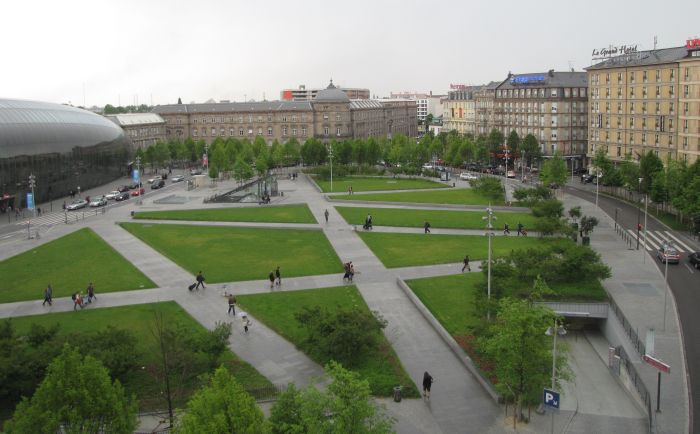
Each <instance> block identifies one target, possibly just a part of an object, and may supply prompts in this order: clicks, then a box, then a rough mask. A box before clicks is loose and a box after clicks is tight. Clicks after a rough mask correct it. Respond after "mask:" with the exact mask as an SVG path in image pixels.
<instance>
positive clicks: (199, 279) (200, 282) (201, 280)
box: [194, 270, 206, 289]
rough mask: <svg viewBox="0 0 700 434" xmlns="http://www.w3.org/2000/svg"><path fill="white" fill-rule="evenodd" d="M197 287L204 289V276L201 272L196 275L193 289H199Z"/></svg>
mask: <svg viewBox="0 0 700 434" xmlns="http://www.w3.org/2000/svg"><path fill="white" fill-rule="evenodd" d="M199 285H202V289H206V287H205V286H204V275H203V274H202V272H201V270H200V272H199V273H197V286H195V287H194V289H199Z"/></svg>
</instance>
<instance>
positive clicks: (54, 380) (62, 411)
mask: <svg viewBox="0 0 700 434" xmlns="http://www.w3.org/2000/svg"><path fill="white" fill-rule="evenodd" d="M136 411H137V403H136V400H135V399H134V397H131V398H128V397H127V396H126V394H125V392H124V389H123V388H122V386H121V384H120V383H119V381H118V380H115V381H114V382H112V380H111V379H110V377H109V372H108V371H107V369H105V367H104V366H103V365H102V363H100V361H98V360H97V359H95V358H93V357H91V356H86V357H85V358H83V357H82V356H81V355H80V353H79V352H78V350H77V349H75V348H72V347H71V346H70V345H68V344H66V345H65V346H64V347H63V352H62V353H61V354H60V355H59V356H58V357H56V358H55V359H54V360H53V361H52V362H51V364H50V365H49V368H48V372H47V374H46V377H45V378H44V380H43V381H42V382H41V384H40V385H39V388H38V389H37V390H36V392H34V395H33V396H32V398H31V399H27V398H24V399H23V400H22V402H20V403H19V404H18V405H17V409H16V410H15V414H14V416H13V418H12V421H11V422H9V423H8V424H7V425H6V426H5V428H6V429H7V432H8V433H55V432H65V433H84V432H90V433H93V432H94V433H97V432H109V433H117V434H120V433H124V434H127V433H132V432H133V431H134V429H135V428H136V425H137V419H136Z"/></svg>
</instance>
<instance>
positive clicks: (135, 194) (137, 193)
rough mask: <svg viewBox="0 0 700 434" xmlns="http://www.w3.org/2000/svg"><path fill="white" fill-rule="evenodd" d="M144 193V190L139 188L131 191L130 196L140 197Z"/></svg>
mask: <svg viewBox="0 0 700 434" xmlns="http://www.w3.org/2000/svg"><path fill="white" fill-rule="evenodd" d="M144 193H146V189H145V188H143V187H141V188H137V189H136V190H133V191H132V192H131V195H132V196H141V195H142V194H144Z"/></svg>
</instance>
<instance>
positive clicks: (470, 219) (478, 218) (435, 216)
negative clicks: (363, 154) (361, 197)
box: [335, 206, 536, 233]
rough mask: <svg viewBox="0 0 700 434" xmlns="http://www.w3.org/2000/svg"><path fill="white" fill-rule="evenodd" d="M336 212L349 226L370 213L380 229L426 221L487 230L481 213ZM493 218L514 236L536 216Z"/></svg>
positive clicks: (342, 209) (518, 214)
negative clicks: (508, 226) (519, 228)
mask: <svg viewBox="0 0 700 434" xmlns="http://www.w3.org/2000/svg"><path fill="white" fill-rule="evenodd" d="M335 209H336V210H338V212H339V213H340V215H342V216H343V218H344V219H345V221H347V222H348V223H350V224H356V225H360V224H363V223H364V221H365V217H367V214H371V215H372V223H373V224H374V225H377V226H401V227H416V228H418V227H420V228H422V227H423V224H424V222H426V221H428V222H430V225H431V226H432V227H435V228H456V229H484V227H485V223H484V220H482V217H483V216H484V215H485V213H483V212H479V211H438V210H428V209H399V208H365V207H344V206H336V207H335ZM494 215H495V216H496V217H497V218H498V220H497V223H498V225H500V226H502V225H503V223H508V224H509V225H510V227H511V228H513V230H514V232H513V233H515V230H516V227H517V224H518V223H522V224H523V225H524V226H525V228H531V227H532V226H533V224H534V223H535V220H536V217H535V216H533V215H532V214H530V213H522V212H500V211H497V212H495V213H494Z"/></svg>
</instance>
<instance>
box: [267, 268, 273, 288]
mask: <svg viewBox="0 0 700 434" xmlns="http://www.w3.org/2000/svg"><path fill="white" fill-rule="evenodd" d="M268 277H269V279H270V289H272V288H274V287H275V272H274V271H270V275H269V276H268Z"/></svg>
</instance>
